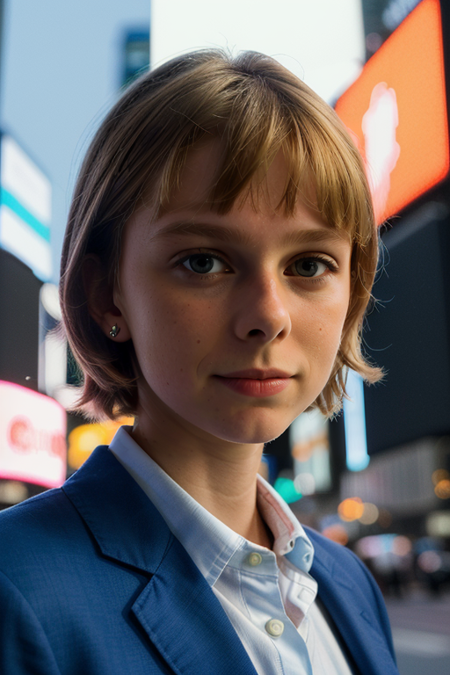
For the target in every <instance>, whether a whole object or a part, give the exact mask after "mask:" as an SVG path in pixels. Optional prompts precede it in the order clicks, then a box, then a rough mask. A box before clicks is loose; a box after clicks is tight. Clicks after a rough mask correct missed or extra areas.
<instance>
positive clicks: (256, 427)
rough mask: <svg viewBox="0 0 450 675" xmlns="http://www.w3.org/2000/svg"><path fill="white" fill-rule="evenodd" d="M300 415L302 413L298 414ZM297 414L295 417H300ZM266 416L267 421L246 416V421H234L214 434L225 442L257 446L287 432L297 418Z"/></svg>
mask: <svg viewBox="0 0 450 675" xmlns="http://www.w3.org/2000/svg"><path fill="white" fill-rule="evenodd" d="M298 415H300V412H299V413H298ZM298 415H297V414H296V415H295V417H297V416H298ZM270 417H271V416H265V419H261V418H259V419H254V418H253V419H252V418H251V416H244V419H239V420H233V423H232V424H230V425H229V426H228V425H227V427H222V428H221V429H217V428H216V429H215V430H214V431H213V434H214V435H215V436H217V437H218V438H222V439H223V440H224V441H229V442H231V443H246V444H249V445H257V444H262V443H269V441H273V440H274V439H275V438H278V436H281V434H282V433H283V432H284V431H286V429H287V428H288V427H289V425H290V424H291V423H292V422H293V421H294V419H295V417H292V418H290V417H289V418H288V419H286V418H285V419H280V416H279V415H276V416H274V417H275V419H270Z"/></svg>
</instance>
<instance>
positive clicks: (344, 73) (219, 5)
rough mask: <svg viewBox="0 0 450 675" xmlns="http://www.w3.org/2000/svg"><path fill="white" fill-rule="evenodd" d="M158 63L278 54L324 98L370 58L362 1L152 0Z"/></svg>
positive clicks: (337, 90)
mask: <svg viewBox="0 0 450 675" xmlns="http://www.w3.org/2000/svg"><path fill="white" fill-rule="evenodd" d="M150 8H151V40H150V62H151V64H152V67H154V66H158V65H160V64H161V63H162V62H163V61H166V60H167V59H171V58H173V57H174V56H177V55H179V54H181V53H182V52H187V51H191V50H193V49H199V48H209V49H211V48H212V49H214V48H220V49H225V50H226V51H231V53H233V54H237V53H238V52H239V51H240V50H254V51H258V52H263V53H264V54H269V55H270V56H273V57H274V58H275V59H277V61H279V62H280V63H282V64H283V65H284V66H285V67H286V68H289V70H291V71H292V72H293V73H295V74H296V75H298V77H300V78H301V79H302V80H304V81H305V82H306V83H307V84H308V85H309V86H310V87H312V88H313V89H314V90H315V91H317V93H318V94H320V95H321V96H322V98H324V99H325V100H326V101H335V100H336V98H337V96H339V95H340V94H341V93H342V92H343V91H345V89H346V88H347V87H348V86H349V85H350V84H351V83H352V82H353V81H354V80H355V79H356V77H358V75H359V73H360V72H361V67H362V63H363V62H364V56H365V44H364V22H363V14H362V7H361V0H339V2H337V0H315V1H314V2H311V0H278V1H277V2H276V3H275V2H273V0H258V2H242V0H227V2H226V3H223V2H211V0H189V2H181V1H178V2H176V3H175V10H174V3H173V2H167V0H152V2H151V3H150Z"/></svg>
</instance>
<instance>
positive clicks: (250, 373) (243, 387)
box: [216, 368, 292, 398]
mask: <svg viewBox="0 0 450 675" xmlns="http://www.w3.org/2000/svg"><path fill="white" fill-rule="evenodd" d="M216 378H217V380H218V381H219V382H221V383H222V384H224V385H225V386H226V387H228V388H229V389H232V390H233V391H235V392H237V393H239V394H242V395H244V396H253V397H255V398H263V397H266V396H274V395H275V394H278V393H280V392H281V391H283V390H284V389H286V387H288V386H289V384H290V382H291V379H292V376H291V375H290V374H289V373H286V372H285V371H284V370H278V369H277V368H268V369H267V370H263V369H260V368H249V369H247V370H238V371H235V372H233V373H227V374H226V375H217V376H216Z"/></svg>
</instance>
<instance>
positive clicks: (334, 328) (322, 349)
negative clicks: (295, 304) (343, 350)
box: [302, 293, 348, 370]
mask: <svg viewBox="0 0 450 675" xmlns="http://www.w3.org/2000/svg"><path fill="white" fill-rule="evenodd" d="M347 309H348V294H347V293H343V294H342V296H341V297H336V296H335V297H334V299H333V300H332V301H330V302H324V303H321V304H320V305H312V306H311V307H310V309H309V311H308V318H309V320H308V323H307V325H303V327H302V332H303V335H304V339H305V341H307V344H308V345H309V348H310V354H311V357H312V358H313V359H314V360H316V362H317V365H318V367H323V369H325V370H328V369H329V368H330V367H331V366H332V364H333V363H334V360H335V357H336V354H337V351H338V349H339V345H340V342H341V336H342V330H343V327H344V323H345V318H346V315H347Z"/></svg>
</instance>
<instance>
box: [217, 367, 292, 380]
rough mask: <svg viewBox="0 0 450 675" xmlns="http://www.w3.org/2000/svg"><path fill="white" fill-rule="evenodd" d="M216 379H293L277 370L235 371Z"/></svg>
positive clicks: (248, 369)
mask: <svg viewBox="0 0 450 675" xmlns="http://www.w3.org/2000/svg"><path fill="white" fill-rule="evenodd" d="M216 377H227V378H228V377H231V378H237V379H244V380H273V379H276V380H283V379H288V378H290V377H293V375H291V374H290V373H287V372H286V371H284V370H279V369H278V368H267V369H266V370H265V369H262V368H247V369H246V370H236V371H235V372H233V373H225V374H224V375H217V376H216Z"/></svg>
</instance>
